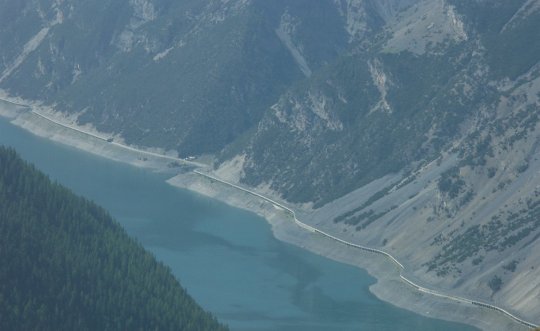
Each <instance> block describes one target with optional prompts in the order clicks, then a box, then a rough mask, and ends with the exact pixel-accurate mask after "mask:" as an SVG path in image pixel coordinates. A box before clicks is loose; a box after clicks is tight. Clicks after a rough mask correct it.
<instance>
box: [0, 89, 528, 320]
mask: <svg viewBox="0 0 540 331" xmlns="http://www.w3.org/2000/svg"><path fill="white" fill-rule="evenodd" d="M3 102H8V103H10V104H11V105H12V106H11V109H9V108H10V107H7V108H6V107H4V105H0V116H2V117H5V118H7V120H8V121H10V122H11V123H12V124H13V125H16V126H19V127H21V128H23V129H25V130H27V131H29V132H31V133H32V134H34V135H37V136H40V137H43V138H47V139H50V140H53V141H56V142H60V143H62V144H64V145H69V146H72V147H76V148H78V149H80V150H83V151H86V152H90V153H92V154H96V155H98V156H101V157H105V158H109V159H112V160H115V161H119V162H124V163H128V164H131V165H133V166H137V167H143V168H148V169H150V170H153V171H159V172H169V171H171V172H172V171H173V170H174V171H178V170H182V171H183V173H181V174H177V175H176V176H174V177H172V178H170V179H169V180H168V181H167V182H168V183H169V184H171V185H173V186H176V187H180V188H184V189H188V190H190V191H193V192H197V193H199V194H203V195H206V196H209V197H211V198H215V199H218V200H221V201H224V202H226V203H228V204H229V205H231V206H234V207H237V208H242V209H247V210H249V211H252V212H255V213H256V214H259V215H261V216H263V217H264V218H265V219H266V220H267V221H268V222H269V223H270V225H271V227H272V232H273V234H274V236H275V237H276V238H277V239H279V240H282V241H285V242H288V243H291V244H294V245H296V246H299V247H301V248H303V249H307V250H309V251H311V252H314V253H316V254H319V255H322V256H325V257H327V258H330V259H333V260H336V261H339V262H342V263H347V264H351V265H353V266H356V267H359V268H362V269H365V270H366V271H367V272H368V273H369V274H370V275H372V276H373V277H374V278H376V279H377V282H376V283H375V284H373V285H372V286H370V291H371V292H372V293H373V294H374V295H376V296H377V297H378V298H379V299H381V300H383V301H386V302H389V303H391V304H393V305H395V306H398V307H400V308H405V309H407V310H409V311H412V312H415V313H417V314H420V315H423V316H426V317H431V318H437V319H443V320H448V321H453V322H460V323H465V324H469V325H472V326H475V327H478V328H480V329H485V330H487V329H489V330H527V329H529V328H528V327H525V326H524V325H520V324H518V323H517V322H515V321H512V320H510V318H509V317H507V316H504V315H503V314H502V313H501V312H505V313H506V314H508V315H511V314H510V313H508V312H506V311H504V310H503V309H501V308H499V307H495V306H491V307H492V309H487V308H481V307H475V306H474V303H473V301H474V300H469V299H465V298H458V297H453V298H452V296H451V295H448V294H442V295H441V293H439V292H437V291H436V290H431V289H427V288H424V287H421V286H419V285H417V284H415V283H414V282H412V281H410V280H408V279H407V278H405V277H404V276H403V275H402V274H401V270H402V269H404V267H403V265H402V264H401V263H400V262H399V261H397V260H396V259H395V258H393V257H392V256H391V255H390V254H388V253H385V252H382V251H378V250H374V249H370V248H368V247H362V246H359V245H354V244H351V243H348V242H345V241H343V240H340V239H339V238H337V237H334V236H332V235H329V234H327V233H325V232H323V231H321V230H318V229H316V228H313V227H311V226H310V225H308V224H305V223H303V222H301V221H299V220H298V219H297V218H296V215H295V212H294V211H293V210H292V209H290V208H289V207H286V206H285V205H283V204H281V203H279V202H276V201H274V200H272V199H270V198H267V197H265V196H263V195H261V194H258V193H256V192H253V191H250V190H249V189H246V188H243V187H241V186H238V185H236V184H233V183H229V182H226V181H224V180H221V179H219V178H217V177H213V176H211V175H208V174H204V173H202V172H200V171H197V170H195V171H193V168H195V169H197V168H201V167H203V168H206V166H205V165H203V164H200V163H196V162H190V161H187V160H183V159H180V158H178V157H175V156H171V155H166V154H161V153H160V152H159V151H158V152H154V151H152V150H140V149H137V148H135V147H132V146H127V145H124V144H122V143H118V142H116V141H109V137H111V136H110V135H106V134H103V133H99V132H97V130H91V129H88V128H86V129H85V128H82V127H79V126H74V125H73V124H69V123H63V122H61V120H59V119H55V118H52V117H49V116H47V115H44V114H42V113H40V112H36V111H34V110H33V105H25V104H24V103H23V102H21V101H19V100H15V101H12V100H5V99H3ZM89 138H90V139H89ZM171 162H174V163H181V165H177V166H176V165H175V166H174V167H172V168H171ZM223 186H229V187H223ZM261 200H262V201H261ZM291 216H292V218H293V220H294V222H291ZM336 241H338V242H336ZM336 244H337V245H336ZM356 246H358V247H356ZM361 250H364V251H361ZM373 253H379V255H376V254H373ZM381 253H382V254H384V255H386V256H382V255H380V254H381ZM389 258H390V259H392V260H393V263H389V262H390V260H389ZM400 268H401V269H400ZM422 292H423V293H422ZM456 298H458V299H462V300H455V299H456ZM460 301H462V302H460ZM481 304H485V303H481ZM477 305H478V303H477ZM485 305H487V304H485ZM493 308H496V309H498V310H500V311H501V312H496V311H494V310H493ZM514 318H515V317H514ZM518 319H519V318H518ZM522 322H525V321H522ZM525 323H528V322H525ZM530 326H531V327H532V326H533V324H532V323H530Z"/></svg>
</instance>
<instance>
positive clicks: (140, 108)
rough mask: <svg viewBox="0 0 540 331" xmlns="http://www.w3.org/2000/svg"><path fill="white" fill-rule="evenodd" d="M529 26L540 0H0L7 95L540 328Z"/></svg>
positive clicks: (538, 57)
mask: <svg viewBox="0 0 540 331" xmlns="http://www.w3.org/2000/svg"><path fill="white" fill-rule="evenodd" d="M538 31H540V1H539V0H515V1H504V0H384V1H383V0H334V1H331V0H325V1H317V2H313V1H308V0H295V1H289V0H278V1H271V2H269V1H264V0H228V1H226V0H221V1H218V0H205V1H182V2H179V1H172V0H130V1H125V0H124V1H122V0H107V1H105V2H103V1H101V2H95V1H87V2H85V3H81V2H78V1H75V0H63V1H61V0H56V1H52V0H28V1H19V2H13V1H9V0H0V44H1V45H3V46H4V47H2V48H1V50H0V57H1V59H2V60H1V61H0V73H1V75H0V88H2V89H3V90H5V91H6V92H7V93H8V94H10V95H12V96H20V97H23V98H25V99H30V100H40V101H42V102H44V103H46V104H50V105H54V106H55V109H56V110H57V111H61V112H65V113H66V114H71V115H73V114H75V116H76V117H77V120H78V121H79V123H80V124H84V123H91V124H93V125H94V126H96V127H97V128H98V129H99V130H101V131H106V132H112V133H115V134H119V135H121V136H122V137H123V138H124V139H126V141H127V142H128V143H131V144H135V145H141V146H152V147H161V148H165V149H171V150H174V151H177V152H178V153H179V155H180V156H187V155H203V154H210V155H211V156H212V157H213V158H214V160H215V172H216V173H217V174H219V175H220V176H221V177H222V178H225V179H229V180H233V181H237V182H240V183H242V184H244V185H248V186H251V187H255V188H256V189H257V190H259V191H260V192H264V193H268V194H270V195H273V196H275V197H278V198H281V199H283V200H286V201H288V202H289V203H291V204H294V206H295V207H296V208H297V209H298V210H300V211H302V213H303V217H304V218H305V219H306V220H307V221H309V222H311V223H312V224H316V225H317V226H319V227H321V228H324V229H325V230H327V231H330V232H332V233H335V234H337V235H339V236H341V237H343V238H347V239H348V240H351V241H354V242H358V243H362V244H369V245H371V246H373V247H377V248H380V249H384V250H386V251H388V252H390V253H392V254H394V255H395V256H397V257H398V258H399V259H400V260H402V261H403V262H405V264H407V265H408V266H409V268H407V269H408V270H411V275H410V276H412V277H416V278H417V279H419V280H420V281H422V282H425V283H426V284H428V285H433V286H437V287H440V288H444V289H446V290H448V291H451V292H454V293H460V294H463V295H467V296H474V297H477V298H481V299H483V300H486V301H490V302H495V303H496V304H499V305H501V306H503V307H505V308H508V309H509V310H512V311H516V312H518V313H519V314H521V315H522V316H524V317H526V318H529V319H532V320H536V321H537V322H540V313H539V312H540V309H539V308H538V307H540V281H539V279H540V277H538V275H539V274H538V270H537V268H538V267H537V266H538V265H539V262H540V254H538V252H539V251H540V250H539V249H540V247H539V245H540V241H539V240H538V238H539V236H540V230H539V226H540V218H539V215H538V213H539V211H540V207H539V206H540V178H539V171H540V163H539V162H540V161H538V157H539V153H540V151H539V149H538V148H539V144H540V143H539V139H540V138H539V137H540V135H539V129H540V127H539V126H540V125H539V118H538V116H539V115H540V39H539V38H536V35H537V32H538Z"/></svg>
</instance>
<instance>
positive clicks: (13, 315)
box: [0, 147, 227, 330]
mask: <svg viewBox="0 0 540 331" xmlns="http://www.w3.org/2000/svg"><path fill="white" fill-rule="evenodd" d="M0 258H1V261H2V262H1V263H0V330H226V329H227V328H226V327H224V326H222V325H220V324H219V323H218V322H217V321H216V319H215V318H214V317H213V316H212V315H211V314H209V313H207V312H205V311H204V310H203V309H202V308H201V307H199V306H198V305H197V303H196V302H195V301H194V300H193V299H192V298H191V297H190V296H189V295H188V294H187V292H186V291H185V290H184V289H183V288H182V287H181V285H180V284H179V282H178V281H177V280H176V279H175V278H174V276H173V275H172V273H171V272H170V270H169V269H168V268H167V267H166V266H164V265H163V264H161V263H158V262H157V261H156V260H155V259H154V257H153V256H152V255H151V254H150V253H148V252H146V251H145V250H144V249H143V247H142V246H141V245H140V244H138V243H136V242H135V241H134V240H132V239H131V238H129V237H128V235H127V234H126V232H125V231H124V230H123V229H122V228H121V226H120V225H119V224H118V223H117V222H116V221H114V220H113V219H112V218H111V216H110V215H109V214H108V213H107V212H106V211H105V210H103V209H102V208H100V207H99V206H97V205H96V204H94V203H92V202H90V201H88V200H86V199H84V198H81V197H78V196H76V195H74V194H73V193H72V192H70V191H69V190H68V189H66V188H64V187H62V186H61V185H59V184H57V183H53V182H51V180H49V178H48V177H47V176H45V175H44V174H42V173H41V172H39V171H38V170H36V169H35V168H34V167H33V166H32V165H29V164H27V163H26V162H25V161H23V160H22V159H21V158H20V157H19V156H18V155H17V154H16V152H15V151H14V150H12V149H6V148H4V147H0Z"/></svg>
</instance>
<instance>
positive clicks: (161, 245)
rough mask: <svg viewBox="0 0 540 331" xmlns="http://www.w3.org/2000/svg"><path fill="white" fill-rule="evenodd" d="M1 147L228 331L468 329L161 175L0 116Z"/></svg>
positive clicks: (244, 213) (249, 215) (257, 219)
mask: <svg viewBox="0 0 540 331" xmlns="http://www.w3.org/2000/svg"><path fill="white" fill-rule="evenodd" d="M0 144H3V145H8V146H12V147H14V148H16V149H17V151H18V152H19V154H20V155H21V156H22V157H23V158H24V159H26V160H28V161H30V162H32V163H34V164H35V165H36V166H37V167H38V168H39V169H41V170H42V171H44V172H45V173H47V174H48V175H49V176H50V177H51V178H53V179H55V180H57V181H58V182H60V183H62V184H63V185H65V186H67V187H69V188H70V189H72V190H73V191H74V192H75V193H77V194H81V195H84V196H86V197H88V198H90V199H92V200H94V201H95V202H97V203H98V204H100V205H102V206H103V207H105V208H106V209H108V210H109V211H110V213H111V214H112V215H113V216H114V217H115V218H116V219H117V220H118V221H119V222H120V223H121V224H122V225H123V226H124V227H125V229H126V230H127V232H128V233H129V234H130V235H132V236H133V237H135V238H137V240H139V241H140V242H141V243H142V244H143V245H144V246H145V247H146V248H147V249H148V250H150V251H152V252H153V253H154V254H155V256H156V257H157V258H158V259H159V260H161V261H163V262H164V263H165V264H167V265H168V266H170V267H171V269H172V271H173V273H174V274H175V275H176V276H177V278H178V279H179V280H180V282H181V283H182V285H183V286H184V287H186V288H187V290H188V292H189V293H190V294H191V295H192V296H193V297H194V298H195V299H196V300H197V301H198V302H199V303H200V304H201V305H202V306H203V307H204V308H206V309H208V310H210V311H212V312H213V313H214V314H215V315H216V316H217V317H218V318H219V319H220V320H221V321H222V322H225V323H227V324H228V325H229V326H230V327H231V329H232V330H250V331H251V330H253V331H259V330H284V331H289V330H290V331H293V330H294V331H304V330H305V331H308V330H309V331H337V330H366V331H372V330H375V331H377V330H408V331H409V330H410V331H421V330H437V331H449V330H466V331H468V330H476V329H475V328H472V327H469V326H466V325H462V324H456V323H449V322H445V321H441V320H436V319H429V318H425V317H422V316H420V315H417V314H414V313H411V312H409V311H406V310H403V309H399V308H396V307H394V306H392V305H390V304H388V303H385V302H382V301H380V300H378V299H377V298H376V297H375V296H374V295H373V294H371V293H370V292H369V290H368V287H369V285H370V284H373V283H374V282H375V279H374V278H372V277H370V276H369V275H368V274H367V273H366V272H365V271H363V270H361V269H358V268H354V267H352V266H349V265H345V264H341V263H338V262H335V261H332V260H329V259H326V258H323V257H320V256H317V255H314V254H311V253H309V252H307V251H304V250H302V249H300V248H297V247H294V246H291V245H288V244H285V243H282V242H280V241H278V240H276V239H275V238H274V237H273V236H272V233H271V230H270V226H269V225H268V224H267V223H266V221H265V220H264V219H262V218H261V217H258V216H257V215H255V214H253V213H250V212H247V211H243V210H240V209H236V208H233V207H230V206H228V205H226V204H223V203H220V202H218V201H215V200H212V199H208V198H205V197H202V196H199V195H197V194H194V193H191V192H189V191H185V190H180V189H176V188H174V187H171V186H169V185H168V184H167V183H165V182H164V180H165V179H166V176H165V175H163V174H155V173H152V172H150V171H147V170H143V169H138V168H135V167H132V166H129V165H126V164H121V163H117V162H113V161H109V160H107V159H104V158H100V157H97V156H94V155H91V154H89V153H85V152H82V151H79V150H76V149H73V148H70V147H66V146H63V145H60V144H57V143H54V142H51V141H49V140H45V139H41V138H37V137H35V136H33V135H31V134H30V133H28V132H26V131H23V130H21V129H19V128H17V127H15V126H13V125H11V124H9V122H7V121H6V120H4V119H1V118H0Z"/></svg>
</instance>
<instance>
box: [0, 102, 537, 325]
mask: <svg viewBox="0 0 540 331" xmlns="http://www.w3.org/2000/svg"><path fill="white" fill-rule="evenodd" d="M2 100H3V99H2ZM4 101H6V102H10V103H13V104H16V105H18V106H23V107H28V108H29V110H30V112H31V113H33V114H35V115H36V116H39V117H41V118H43V119H45V120H47V121H50V122H52V123H55V124H57V125H59V126H62V127H65V128H68V129H71V130H74V131H77V132H80V133H83V134H86V135H88V136H91V137H93V138H96V139H99V140H103V141H105V142H108V143H110V144H112V145H114V146H117V147H120V148H123V149H126V150H130V151H133V152H137V153H141V154H146V155H149V156H153V157H158V158H164V159H168V160H171V161H176V162H181V163H184V164H189V165H192V166H195V167H198V168H206V167H207V166H206V165H204V164H201V163H198V162H192V161H188V160H185V159H181V158H178V157H174V156H169V155H164V154H159V153H155V152H150V151H144V150H140V149H137V148H134V147H130V146H127V145H124V144H120V143H117V142H114V141H110V137H104V136H100V135H98V134H96V133H93V132H90V131H87V130H84V129H82V128H80V127H76V126H73V125H69V124H67V123H62V122H60V121H58V120H55V119H54V118H51V117H49V116H46V115H44V114H41V113H39V112H37V111H35V110H34V109H32V108H31V107H30V106H27V105H22V104H18V103H15V102H12V101H10V100H4ZM194 173H196V174H198V175H200V176H203V177H205V178H207V179H211V180H214V181H217V182H220V183H222V184H225V185H228V186H230V187H233V188H236V189H238V190H241V191H244V192H246V193H249V194H251V195H253V196H256V197H259V198H261V199H263V200H265V201H267V202H269V203H271V204H273V205H274V206H276V207H279V208H282V209H284V210H285V211H287V212H288V213H289V214H290V215H291V216H292V218H293V220H294V222H295V223H296V224H297V225H298V226H299V227H301V228H303V229H305V230H307V231H310V232H313V233H318V234H320V235H323V236H325V237H327V238H330V239H332V240H335V241H338V242H340V243H342V244H344V245H347V246H350V247H354V248H358V249H361V250H364V251H367V252H371V253H375V254H380V255H383V256H385V257H387V258H388V259H389V260H390V261H392V262H393V263H394V264H395V265H397V266H398V268H399V277H400V279H401V280H402V281H403V282H404V283H406V284H408V285H410V286H412V287H413V288H415V289H416V290H418V291H419V292H422V293H427V294H430V295H434V296H437V297H440V298H445V299H449V300H452V301H456V302H461V303H466V304H471V305H475V306H480V307H484V308H488V309H492V310H495V311H498V312H500V313H502V314H504V315H506V316H507V317H509V318H511V319H513V320H514V321H516V322H518V323H520V324H522V325H524V326H526V327H530V328H537V327H539V325H537V324H535V323H532V322H529V321H526V320H524V319H521V318H519V317H517V316H515V315H514V314H512V313H510V312H508V311H507V310H505V309H503V308H500V307H497V306H494V305H491V304H489V303H485V302H481V301H477V300H472V299H467V298H463V297H458V296H454V295H449V294H445V293H442V292H439V291H436V290H432V289H429V288H426V287H422V286H420V285H419V284H416V283H415V282H413V281H411V280H410V279H408V278H406V277H405V276H403V271H404V270H405V267H404V266H403V264H401V263H400V262H399V261H398V260H397V259H396V258H395V257H394V256H392V255H391V254H389V253H387V252H385V251H382V250H379V249H376V248H371V247H366V246H362V245H358V244H355V243H352V242H348V241H346V240H343V239H340V238H338V237H336V236H334V235H332V234H329V233H327V232H324V231H322V230H319V229H317V228H315V227H313V226H311V225H308V224H306V223H304V222H302V221H300V220H299V219H298V218H297V217H296V213H295V212H294V210H292V209H291V208H289V207H287V206H285V205H283V204H282V203H280V202H277V201H275V200H273V199H270V198H268V197H266V196H264V195H262V194H259V193H257V192H254V191H252V190H249V189H246V188H244V187H242V186H239V185H236V184H233V183H230V182H227V181H225V180H223V179H220V178H217V177H215V176H212V175H210V174H207V173H204V172H201V171H199V170H194Z"/></svg>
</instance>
